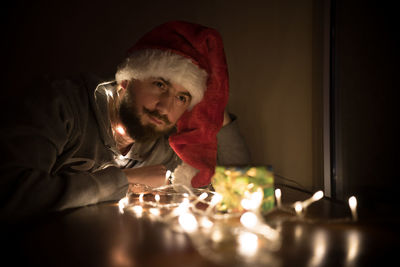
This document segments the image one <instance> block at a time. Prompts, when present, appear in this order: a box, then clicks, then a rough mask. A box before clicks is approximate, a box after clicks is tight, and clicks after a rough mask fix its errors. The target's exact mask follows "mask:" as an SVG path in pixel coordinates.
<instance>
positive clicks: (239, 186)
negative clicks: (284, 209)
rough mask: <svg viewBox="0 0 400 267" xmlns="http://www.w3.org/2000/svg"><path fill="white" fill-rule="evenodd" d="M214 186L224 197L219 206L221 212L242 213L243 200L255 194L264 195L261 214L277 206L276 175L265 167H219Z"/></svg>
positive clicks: (216, 169)
mask: <svg viewBox="0 0 400 267" xmlns="http://www.w3.org/2000/svg"><path fill="white" fill-rule="evenodd" d="M212 185H213V187H214V189H215V191H216V192H217V193H219V194H221V195H222V201H221V202H220V203H219V205H218V206H217V208H218V210H219V211H221V212H242V211H243V210H244V208H243V207H242V205H241V201H242V199H243V198H246V196H249V195H251V194H252V193H254V192H261V193H262V202H261V205H260V209H261V212H266V211H268V210H270V209H272V208H273V207H274V205H275V198H274V175H273V172H272V171H269V170H267V168H266V167H263V166H253V167H226V166H217V167H216V168H215V174H214V176H213V177H212Z"/></svg>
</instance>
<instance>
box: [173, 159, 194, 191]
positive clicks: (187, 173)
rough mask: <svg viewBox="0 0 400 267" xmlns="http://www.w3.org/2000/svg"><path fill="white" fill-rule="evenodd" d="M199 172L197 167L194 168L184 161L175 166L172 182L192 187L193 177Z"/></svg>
mask: <svg viewBox="0 0 400 267" xmlns="http://www.w3.org/2000/svg"><path fill="white" fill-rule="evenodd" d="M198 172H199V170H197V169H196V168H193V167H192V166H190V165H189V164H187V163H185V162H182V164H181V165H179V166H178V167H176V168H175V170H174V174H173V178H172V179H171V183H172V184H182V185H186V186H187V187H189V188H192V178H193V177H194V176H195V175H196V174H197V173H198Z"/></svg>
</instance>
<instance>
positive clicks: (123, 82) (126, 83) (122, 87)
mask: <svg viewBox="0 0 400 267" xmlns="http://www.w3.org/2000/svg"><path fill="white" fill-rule="evenodd" d="M128 84H129V81H128V80H123V81H122V82H121V83H120V84H119V85H120V89H123V90H126V88H128Z"/></svg>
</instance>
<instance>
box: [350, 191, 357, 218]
mask: <svg viewBox="0 0 400 267" xmlns="http://www.w3.org/2000/svg"><path fill="white" fill-rule="evenodd" d="M349 207H350V210H351V216H352V218H353V221H357V219H358V216H357V199H356V197H355V196H351V197H350V198H349Z"/></svg>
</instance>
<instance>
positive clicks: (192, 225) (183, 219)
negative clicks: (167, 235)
mask: <svg viewBox="0 0 400 267" xmlns="http://www.w3.org/2000/svg"><path fill="white" fill-rule="evenodd" d="M178 221H179V224H180V225H181V227H182V229H183V230H184V231H185V232H188V233H193V232H194V231H196V230H197V227H198V223H197V220H196V218H195V217H194V215H193V214H191V213H188V212H185V213H183V214H181V215H180V216H179V219H178Z"/></svg>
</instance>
